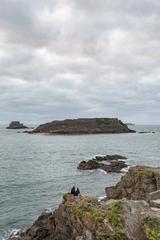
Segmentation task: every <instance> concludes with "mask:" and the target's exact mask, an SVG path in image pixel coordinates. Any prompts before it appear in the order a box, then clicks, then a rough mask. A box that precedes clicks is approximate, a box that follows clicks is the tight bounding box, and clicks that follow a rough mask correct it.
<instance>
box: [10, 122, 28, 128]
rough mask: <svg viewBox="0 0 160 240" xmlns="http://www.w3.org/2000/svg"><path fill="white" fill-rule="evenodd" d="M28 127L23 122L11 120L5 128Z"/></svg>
mask: <svg viewBox="0 0 160 240" xmlns="http://www.w3.org/2000/svg"><path fill="white" fill-rule="evenodd" d="M26 128H28V127H26V126H24V125H23V123H20V122H19V121H12V122H11V123H10V124H9V126H8V127H7V129H26Z"/></svg>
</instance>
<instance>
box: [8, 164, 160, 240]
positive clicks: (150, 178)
mask: <svg viewBox="0 0 160 240" xmlns="http://www.w3.org/2000/svg"><path fill="white" fill-rule="evenodd" d="M106 193H107V200H106V201H98V200H97V199H96V198H94V197H90V196H81V195H80V196H77V197H75V196H73V195H72V194H70V193H67V194H65V195H64V196H63V201H62V203H61V204H60V205H59V207H58V208H57V209H56V210H55V211H54V212H50V213H43V214H42V215H41V216H40V217H39V218H38V219H37V220H36V221H35V222H34V224H33V225H32V226H31V227H30V228H28V229H24V230H21V231H19V233H18V234H17V235H16V236H11V237H10V238H9V240H17V239H18V240H42V239H44V240H159V239H160V168H151V167H144V166H136V167H131V168H130V169H129V171H128V173H126V175H125V176H123V177H122V178H121V180H120V182H119V183H117V185H116V186H113V187H110V188H106Z"/></svg>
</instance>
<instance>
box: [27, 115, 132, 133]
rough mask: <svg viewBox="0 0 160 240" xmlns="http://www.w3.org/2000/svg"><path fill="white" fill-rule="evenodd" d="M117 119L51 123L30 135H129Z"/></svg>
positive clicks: (125, 127) (38, 128) (129, 130)
mask: <svg viewBox="0 0 160 240" xmlns="http://www.w3.org/2000/svg"><path fill="white" fill-rule="evenodd" d="M131 132H135V131H134V130H131V129H129V128H128V126H127V125H126V124H124V123H123V122H122V121H121V120H119V119H118V118H79V119H66V120H63V121H53V122H49V123H45V124H42V125H40V126H39V127H37V128H36V129H34V130H33V131H32V133H48V134H96V133H131Z"/></svg>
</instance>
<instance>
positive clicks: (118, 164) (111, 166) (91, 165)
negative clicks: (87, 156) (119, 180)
mask: <svg viewBox="0 0 160 240" xmlns="http://www.w3.org/2000/svg"><path fill="white" fill-rule="evenodd" d="M119 159H120V160H119ZM125 159H127V158H126V157H124V156H121V155H118V154H115V155H105V156H96V157H95V158H93V159H92V160H89V161H87V162H86V161H82V162H80V163H79V165H78V167H77V169H79V170H93V169H98V168H99V169H102V170H104V171H105V172H107V173H110V172H117V173H118V172H120V171H121V170H122V169H123V168H126V167H128V165H127V164H126V163H125V161H124V160H125ZM122 160H123V161H122ZM106 161H107V162H109V163H107V164H105V163H103V162H106Z"/></svg>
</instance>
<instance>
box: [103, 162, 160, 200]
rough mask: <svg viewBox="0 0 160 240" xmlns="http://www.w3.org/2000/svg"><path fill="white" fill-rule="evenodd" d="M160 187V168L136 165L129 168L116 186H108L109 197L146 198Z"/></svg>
mask: <svg viewBox="0 0 160 240" xmlns="http://www.w3.org/2000/svg"><path fill="white" fill-rule="evenodd" d="M159 189H160V168H151V167H144V166H136V167H132V168H130V169H129V171H128V173H127V174H126V175H125V176H123V177H122V178H121V181H120V182H119V183H117V185H116V186H113V187H107V188H106V194H107V198H108V199H122V198H127V199H133V200H139V199H145V200H147V199H148V197H149V193H151V192H154V191H157V190H159Z"/></svg>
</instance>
